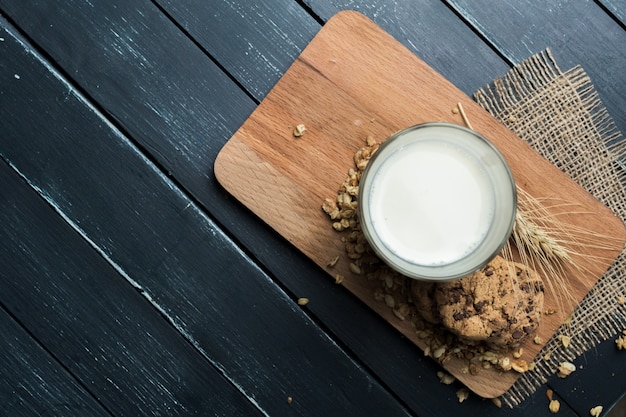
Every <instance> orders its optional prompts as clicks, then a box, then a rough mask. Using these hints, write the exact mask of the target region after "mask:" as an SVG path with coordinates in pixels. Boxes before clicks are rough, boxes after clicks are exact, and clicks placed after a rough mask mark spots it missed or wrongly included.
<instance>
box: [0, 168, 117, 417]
mask: <svg viewBox="0 0 626 417" xmlns="http://www.w3.org/2000/svg"><path fill="white" fill-rule="evenodd" d="M0 164H2V165H4V163H3V162H0ZM0 170H2V168H0ZM3 184H5V183H3ZM5 190H6V188H5ZM3 273H4V271H3ZM0 275H3V274H0ZM0 334H2V337H1V338H0V351H1V352H2V355H0V375H2V378H0V414H2V415H5V416H12V417H21V416H23V417H31V416H44V415H63V416H77V417H84V416H85V415H89V416H110V414H109V413H108V412H107V410H106V409H105V408H103V407H102V406H101V405H100V404H98V401H97V400H96V399H95V398H94V397H93V396H92V395H91V394H90V393H89V392H87V391H86V390H85V388H84V387H83V386H81V385H79V384H78V383H77V382H76V380H75V379H74V378H73V377H72V375H70V374H69V373H68V372H67V370H65V369H64V368H63V367H62V366H61V365H60V364H59V363H58V362H56V361H55V360H54V358H52V357H51V356H50V355H49V354H48V353H47V352H46V351H45V350H44V349H43V348H42V347H41V346H40V345H38V344H37V342H36V341H35V340H34V339H33V338H32V336H30V335H29V334H28V333H27V332H26V331H25V330H24V329H23V328H22V327H20V326H19V324H17V323H16V322H15V320H14V319H13V318H12V317H11V316H10V315H9V314H8V313H7V312H6V311H5V310H4V308H0Z"/></svg>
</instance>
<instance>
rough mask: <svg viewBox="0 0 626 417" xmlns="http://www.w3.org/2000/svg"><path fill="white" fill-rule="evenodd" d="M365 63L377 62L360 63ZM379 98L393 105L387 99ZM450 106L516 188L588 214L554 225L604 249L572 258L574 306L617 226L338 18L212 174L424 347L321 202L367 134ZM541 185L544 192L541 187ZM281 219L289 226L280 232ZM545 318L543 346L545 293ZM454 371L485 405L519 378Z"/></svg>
mask: <svg viewBox="0 0 626 417" xmlns="http://www.w3.org/2000/svg"><path fill="white" fill-rule="evenodd" d="M372 55H374V56H378V57H384V59H383V58H380V61H379V62H370V61H369V56H372ZM386 68H396V69H398V70H399V71H400V72H401V73H402V74H403V77H402V79H401V80H398V79H397V78H396V77H395V76H394V75H389V73H388V72H387V71H386ZM374 80H376V82H374ZM402 92H404V93H405V95H404V96H403V95H402V94H401V93H402ZM388 96H392V97H394V100H393V101H388V100H385V97H388ZM459 101H460V102H463V106H464V107H465V108H466V109H468V112H469V114H470V115H471V119H472V124H473V125H474V128H475V129H476V130H477V131H479V132H481V133H482V134H483V135H485V136H486V137H487V138H489V139H490V140H491V141H492V142H493V143H494V145H496V147H498V148H499V149H500V151H501V152H502V153H503V155H504V157H505V158H506V159H507V161H508V163H509V165H510V166H511V169H512V171H513V174H514V176H515V178H516V181H517V184H518V186H520V187H521V188H523V189H525V191H527V192H528V193H530V194H531V195H533V196H535V197H536V198H539V199H541V198H543V197H549V198H554V199H556V200H557V201H575V202H577V204H579V205H580V207H581V208H582V212H584V213H588V214H576V215H568V216H567V218H565V216H564V217H563V220H564V221H566V222H569V223H570V224H571V225H572V226H573V227H586V228H588V229H589V230H593V231H594V232H597V233H600V235H602V236H607V240H606V244H607V245H609V247H612V249H610V250H606V251H600V252H597V253H593V254H594V256H588V254H585V255H584V256H579V257H577V258H576V259H575V261H576V263H577V264H578V265H580V266H581V267H582V268H584V270H585V271H588V274H586V275H583V274H579V273H578V270H574V269H572V270H571V271H569V273H568V280H569V285H570V290H571V292H572V295H573V297H574V298H575V300H576V301H577V302H578V301H580V300H582V298H583V297H584V296H585V295H586V294H587V292H588V291H589V290H590V288H591V287H592V286H593V285H594V284H595V282H596V281H597V279H598V278H599V277H600V276H601V275H602V274H603V273H604V271H606V269H607V268H608V267H609V266H610V264H611V263H612V262H613V260H615V258H616V257H617V255H618V254H619V253H620V252H621V249H622V247H623V244H624V240H625V239H626V230H625V229H624V225H623V224H622V222H621V221H620V220H619V219H618V218H617V217H616V216H614V215H613V214H612V213H611V211H610V210H609V209H608V208H606V207H605V206H604V205H602V204H601V203H600V202H598V201H597V200H595V199H594V198H593V197H592V196H590V195H589V194H588V193H586V192H585V191H584V190H583V189H582V188H581V187H579V186H578V185H576V184H575V183H573V181H571V180H570V179H569V178H568V177H567V176H565V175H564V174H563V173H562V172H560V171H559V170H558V169H557V168H556V167H554V166H553V165H551V164H549V163H548V162H547V161H545V160H544V159H543V158H542V157H541V156H539V155H538V154H537V153H536V152H534V151H533V150H531V149H530V147H529V146H528V145H527V144H526V143H524V142H523V141H521V140H519V139H518V138H517V137H515V135H513V134H512V133H511V132H510V131H508V130H507V129H506V128H505V127H504V126H502V125H501V124H500V123H498V122H497V121H496V120H495V119H493V118H492V117H491V116H490V115H489V114H487V113H486V112H485V111H484V110H482V109H481V108H480V107H479V106H478V105H476V104H475V103H473V102H472V101H471V99H469V98H468V97H467V96H464V95H463V93H462V92H460V91H459V90H458V89H456V88H455V87H454V86H452V85H451V84H450V83H449V82H448V81H447V80H445V79H444V78H443V77H441V76H440V75H439V74H437V73H435V72H434V71H433V70H432V69H430V68H429V67H428V66H427V65H426V64H424V63H423V61H421V60H419V59H418V58H417V57H415V56H414V55H412V54H411V53H410V52H409V51H408V50H406V49H405V48H404V47H402V46H401V45H400V44H399V43H397V42H396V41H394V40H393V39H392V38H391V37H390V36H388V35H387V34H386V33H384V32H383V31H382V30H381V29H380V28H378V27H377V26H375V25H374V24H373V23H372V22H371V21H369V20H367V19H366V18H364V17H363V16H362V15H360V14H357V13H353V12H350V13H349V12H344V13H341V14H339V15H336V16H335V17H333V19H332V20H331V21H329V22H328V23H327V24H326V26H324V28H323V29H322V31H321V32H320V33H319V34H318V35H317V36H316V37H315V39H314V40H313V41H312V42H311V43H310V44H309V46H308V47H307V48H306V49H305V50H304V51H303V53H302V55H301V56H300V57H299V58H298V60H297V61H296V63H294V65H293V66H292V67H291V68H290V69H289V71H288V72H287V74H285V75H284V76H283V78H282V79H281V80H280V82H279V83H278V84H277V85H276V87H275V88H274V89H273V90H272V91H271V92H270V94H268V96H267V97H266V98H265V100H264V101H263V102H262V103H261V104H260V105H259V107H258V108H257V110H255V112H254V113H253V114H252V116H251V117H250V118H249V119H248V120H247V121H246V123H244V125H243V126H242V127H241V128H240V129H239V130H238V131H237V133H236V134H235V135H234V136H233V138H231V140H230V141H229V142H228V144H227V145H226V146H225V147H224V149H223V150H222V151H221V152H220V155H219V156H218V160H217V161H216V165H215V172H216V175H217V178H218V180H219V181H220V182H221V183H222V184H223V185H224V186H225V187H226V189H228V190H229V191H230V192H231V193H232V194H233V195H234V196H235V197H236V198H238V199H239V200H240V201H242V202H243V203H244V204H246V205H247V206H248V207H249V208H250V209H251V210H253V211H254V212H255V213H256V214H257V215H259V217H261V218H262V219H263V220H264V221H266V222H267V223H268V224H269V225H271V226H272V227H273V228H275V229H276V230H277V231H278V232H279V233H281V234H282V235H283V236H284V237H285V238H286V239H287V240H289V241H290V242H292V243H293V244H294V245H295V246H297V247H298V248H299V249H300V250H302V251H303V252H304V253H305V254H307V256H309V257H310V258H311V259H313V260H314V261H315V262H316V263H317V264H318V265H319V266H320V267H322V268H324V267H325V265H326V263H327V262H328V260H329V259H332V258H333V257H334V256H335V255H337V254H342V261H341V262H340V264H338V265H337V266H336V267H335V268H333V269H332V270H329V271H328V272H329V274H331V275H334V274H335V273H340V274H342V275H344V276H346V278H347V280H346V284H345V285H346V286H347V288H349V289H350V291H352V292H353V293H354V294H355V295H357V296H358V297H359V298H361V299H362V300H363V301H364V302H365V303H367V304H368V305H370V306H371V307H372V308H373V309H375V310H376V311H378V312H379V313H380V314H381V315H382V316H383V317H385V318H386V319H387V320H388V321H389V322H390V323H391V324H392V325H394V326H396V327H397V328H398V329H399V330H401V331H402V332H403V333H404V334H405V336H407V338H409V339H411V340H413V341H414V342H415V343H416V344H418V345H419V346H421V347H424V341H423V340H421V339H419V338H418V337H417V335H416V332H415V331H414V329H413V328H412V327H411V325H410V323H407V322H406V321H402V320H398V319H397V318H396V317H395V316H394V314H393V313H392V311H391V309H389V308H387V307H386V306H385V305H384V303H381V302H376V301H375V300H374V298H373V297H372V291H373V290H374V288H375V287H376V286H377V285H378V284H377V283H376V282H372V281H369V280H365V279H364V278H363V277H362V276H358V275H356V274H351V273H350V271H349V269H348V264H349V262H350V261H349V260H348V259H347V257H346V255H345V250H344V249H343V243H342V242H341V240H340V236H339V235H338V234H336V232H334V230H333V229H332V228H331V227H330V222H329V220H328V218H327V216H326V215H325V214H324V213H322V212H321V210H320V204H321V202H322V201H323V200H324V198H326V197H329V196H330V197H332V196H334V195H335V194H336V191H337V189H338V188H339V184H341V182H342V181H343V178H345V175H346V171H347V170H348V168H349V167H350V166H351V165H352V155H353V154H354V152H355V150H356V149H358V148H359V147H361V146H363V143H364V138H365V137H366V136H367V135H369V134H372V135H374V137H377V138H381V140H382V139H384V138H386V137H387V136H388V135H389V134H391V133H393V132H394V131H397V130H398V129H400V128H402V127H406V126H410V125H412V124H418V123H423V122H428V121H433V120H439V121H448V122H451V123H462V120H461V118H460V116H459V115H454V114H452V112H451V111H450V109H451V108H453V107H454V106H455V105H456V103H457V102H459ZM290 122H291V123H290ZM300 122H302V123H304V124H305V125H307V126H308V129H309V132H310V133H307V134H306V135H305V137H303V139H300V140H296V139H294V138H293V135H292V130H293V125H295V124H296V123H300ZM289 126H291V128H290V127H289ZM529 166H531V167H532V169H528V167H529ZM543 178H552V181H551V182H550V183H549V184H546V183H545V182H544V181H543V180H542V179H543ZM555 213H556V212H555ZM285 215H288V218H290V219H292V221H287V222H286V221H285ZM591 253H592V252H590V254H591ZM591 259H593V261H592V260H591ZM557 296H558V295H557ZM545 308H546V309H553V310H555V311H559V312H560V314H557V315H555V317H546V318H544V320H543V323H542V326H541V327H540V328H539V330H538V334H539V335H540V336H541V337H542V338H543V340H548V339H549V338H550V337H551V336H552V334H553V333H554V332H555V330H556V329H557V327H558V326H559V325H560V324H562V322H563V320H565V318H566V317H567V316H569V314H570V313H571V311H572V310H573V308H574V305H567V306H564V305H563V303H562V302H561V301H559V300H558V299H557V298H555V295H554V294H551V293H549V292H548V293H547V294H546V306H545ZM556 316H558V317H556ZM523 347H524V352H525V356H524V359H525V360H527V361H528V362H529V363H530V362H531V361H532V360H533V359H534V356H535V355H536V354H537V353H538V351H539V349H540V348H541V346H539V345H537V344H535V343H533V342H532V341H528V342H527V343H525V344H524V345H523ZM464 366H467V364H466V362H465V361H464V360H455V359H454V358H453V359H451V360H450V361H448V362H447V363H445V364H444V367H446V369H448V371H450V372H451V373H453V374H454V375H455V376H456V377H457V378H459V379H461V380H462V381H463V382H464V383H465V384H467V385H468V387H469V388H471V389H472V390H474V391H475V392H477V393H478V394H479V395H482V396H485V397H494V396H498V395H501V394H502V393H504V391H506V390H507V389H508V388H509V387H510V386H511V385H512V384H513V382H514V381H515V380H516V379H517V376H518V375H519V374H517V373H515V372H510V373H504V374H501V373H498V371H495V370H493V371H492V372H487V371H484V372H482V373H481V374H480V375H477V376H474V375H469V374H467V373H464V372H463V371H462V369H463V367H464Z"/></svg>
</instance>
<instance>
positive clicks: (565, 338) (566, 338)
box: [558, 334, 572, 349]
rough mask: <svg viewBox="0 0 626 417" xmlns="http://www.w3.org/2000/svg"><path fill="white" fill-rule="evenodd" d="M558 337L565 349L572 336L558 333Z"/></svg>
mask: <svg viewBox="0 0 626 417" xmlns="http://www.w3.org/2000/svg"><path fill="white" fill-rule="evenodd" d="M558 339H559V340H560V341H561V344H562V345H563V347H564V348H565V349H567V348H568V347H569V344H570V342H571V341H572V338H571V337H569V336H566V335H564V334H560V335H559V336H558Z"/></svg>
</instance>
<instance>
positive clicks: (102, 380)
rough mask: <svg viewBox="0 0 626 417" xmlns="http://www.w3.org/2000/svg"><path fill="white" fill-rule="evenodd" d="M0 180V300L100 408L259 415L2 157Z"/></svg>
mask: <svg viewBox="0 0 626 417" xmlns="http://www.w3.org/2000/svg"><path fill="white" fill-rule="evenodd" d="M5 56H6V55H5ZM24 75H26V74H24ZM2 82H3V83H4V82H6V79H5V78H3V80H2ZM38 85H39V86H41V84H38ZM4 92H5V93H6V90H5V91H4ZM3 124H4V120H3ZM23 139H24V138H23ZM0 181H1V182H2V184H3V187H4V188H3V190H10V192H3V193H2V194H1V195H0V263H1V264H2V279H1V280H0V297H1V298H0V302H1V303H2V304H3V305H4V306H5V308H6V309H7V310H9V311H10V312H11V314H13V315H14V316H15V317H16V318H17V319H19V321H20V322H21V323H22V324H23V325H24V326H25V327H26V328H27V329H28V331H29V333H31V334H32V335H33V336H34V337H36V338H37V340H38V341H39V342H40V343H41V344H42V345H43V346H44V347H45V349H46V350H48V351H49V352H50V353H51V354H52V355H54V356H55V358H57V360H58V361H59V362H61V363H62V364H63V366H64V367H65V368H66V369H67V370H68V371H69V372H71V373H72V375H73V376H75V377H76V378H77V379H78V380H79V381H80V383H81V385H83V386H85V387H87V388H88V389H89V390H90V392H91V393H92V394H93V395H94V396H95V397H96V398H98V401H99V402H100V403H101V404H103V405H104V406H105V407H106V409H107V410H110V412H111V413H112V414H115V415H137V416H139V415H154V414H160V413H166V414H167V415H171V416H175V415H190V414H195V413H199V414H203V413H209V412H215V413H218V414H223V415H240V416H248V415H262V413H260V412H259V410H258V409H256V407H255V406H254V405H253V404H252V402H250V401H249V400H248V399H247V398H246V397H245V396H244V395H242V393H241V392H240V391H238V390H237V389H236V388H235V387H234V386H233V385H232V384H231V383H230V382H229V381H227V380H226V379H225V378H224V377H223V375H222V374H221V373H220V372H218V371H217V370H216V369H215V368H214V367H213V366H212V365H211V364H210V363H209V362H208V361H207V360H206V359H205V358H204V357H203V356H202V355H201V354H200V353H199V352H198V351H197V350H196V349H194V348H193V347H192V346H191V345H190V344H189V342H188V341H187V340H185V338H184V337H182V335H181V334H180V333H179V332H177V331H176V330H175V329H174V328H173V327H172V326H171V325H170V324H169V323H168V322H166V321H165V320H163V317H162V316H161V314H160V312H159V311H158V310H157V309H155V308H154V307H155V306H154V305H153V304H152V303H150V302H149V301H148V299H147V297H145V296H143V295H142V294H141V293H140V292H139V291H137V289H136V288H134V287H133V286H132V285H131V284H130V283H129V282H128V281H127V280H126V279H124V277H122V276H120V275H119V273H118V272H117V271H116V270H115V269H114V268H113V267H112V266H111V265H110V264H109V263H107V261H106V260H105V259H104V258H103V257H101V256H100V255H99V254H98V253H97V252H96V251H94V250H93V248H92V247H91V246H90V245H89V244H88V243H87V242H86V241H85V240H84V239H83V237H82V236H80V235H79V234H78V233H76V231H75V230H72V228H71V227H69V225H68V224H67V223H66V222H65V221H64V220H63V219H62V218H61V217H60V216H59V215H58V214H57V213H56V212H55V211H54V210H53V209H52V208H51V207H50V206H49V205H48V204H46V202H45V201H44V200H43V199H42V198H41V197H40V196H39V195H38V194H37V193H36V192H35V191H34V190H33V189H32V188H31V187H30V186H29V185H28V184H27V183H26V182H25V181H24V180H23V179H21V178H20V177H19V176H18V174H17V173H16V172H14V171H13V170H12V169H11V168H10V167H9V166H8V165H7V164H6V163H5V162H4V161H1V162H0ZM18 354H26V352H21V351H20V352H18ZM39 360H42V359H41V358H40V359H39ZM30 365H31V366H32V367H33V369H37V368H39V367H42V366H45V362H39V361H38V362H35V363H32V364H30ZM9 371H11V373H7V374H3V376H4V378H3V379H5V378H10V379H15V378H17V377H18V376H19V374H17V373H16V372H15V371H16V370H15V369H13V370H10V369H9ZM61 388H62V387H60V386H59V389H61ZM42 389H44V388H43V387H42ZM63 392H64V394H65V395H69V393H70V391H69V390H68V391H65V390H64V391H63ZM234 399H237V400H236V401H235V400H234ZM49 400H50V401H52V398H49ZM48 406H49V407H52V406H54V403H52V402H51V403H50V404H48ZM82 415H85V413H83V414H82Z"/></svg>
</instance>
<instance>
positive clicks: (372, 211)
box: [359, 123, 517, 281]
mask: <svg viewBox="0 0 626 417" xmlns="http://www.w3.org/2000/svg"><path fill="white" fill-rule="evenodd" d="M516 207H517V194H516V191H515V182H514V180H513V175H512V174H511V170H510V169H509V166H508V164H507V163H506V161H505V159H504V157H503V156H502V155H501V154H500V152H499V151H498V150H497V149H496V148H495V147H494V146H493V145H492V144H491V143H490V142H489V141H488V140H487V139H485V138H484V137H482V136H481V135H479V134H478V133H476V132H474V131H473V130H470V129H467V128H465V127H462V126H458V125H454V124H449V123H426V124H421V125H417V126H413V127H410V128H408V129H405V130H402V131H400V132H397V133H395V134H394V135H392V136H391V137H390V138H389V139H387V140H386V141H385V143H383V144H382V145H381V146H380V148H379V149H378V150H377V151H376V154H375V155H374V157H373V158H372V159H371V160H370V161H369V163H368V165H367V168H366V169H365V171H364V172H363V176H362V177H361V181H360V184H359V220H360V222H361V227H362V229H363V232H364V234H365V236H366V238H367V240H368V241H369V243H370V245H371V246H372V248H373V249H374V251H375V252H376V253H377V255H378V256H379V257H380V258H381V259H382V260H384V261H385V262H386V263H387V264H388V265H389V266H390V267H392V268H394V269H395V270H397V271H398V272H400V273H401V274H403V275H406V276H408V277H411V278H417V279H425V280H435V281H446V280H452V279H456V278H461V277H463V276H466V275H469V274H471V273H473V272H475V271H477V270H478V269H480V268H482V267H483V266H484V265H486V264H487V263H488V262H489V261H491V260H492V259H493V258H494V257H495V256H496V255H497V254H498V253H499V252H500V250H501V249H502V247H503V245H504V244H505V243H506V241H507V239H508V238H509V236H510V234H511V230H512V228H513V223H514V221H515V213H516Z"/></svg>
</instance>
